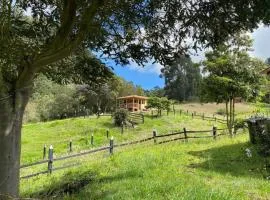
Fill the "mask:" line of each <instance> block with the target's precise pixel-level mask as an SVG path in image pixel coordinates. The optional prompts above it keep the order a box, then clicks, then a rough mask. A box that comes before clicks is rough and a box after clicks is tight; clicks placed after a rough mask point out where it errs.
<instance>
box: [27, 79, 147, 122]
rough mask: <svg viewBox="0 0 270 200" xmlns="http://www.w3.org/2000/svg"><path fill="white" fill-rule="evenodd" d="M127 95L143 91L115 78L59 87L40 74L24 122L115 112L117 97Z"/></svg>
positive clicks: (142, 93) (139, 93)
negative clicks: (101, 81)
mask: <svg viewBox="0 0 270 200" xmlns="http://www.w3.org/2000/svg"><path fill="white" fill-rule="evenodd" d="M59 91H61V92H59ZM131 94H136V95H144V91H143V89H142V87H141V86H138V85H135V84H133V83H132V82H128V81H126V80H124V79H123V78H120V77H118V76H113V77H111V78H110V79H108V80H107V81H106V82H103V83H100V84H95V83H91V84H66V85H62V84H59V83H56V82H54V81H52V80H50V79H48V78H47V77H46V76H44V75H40V76H38V77H37V78H36V80H35V82H34V88H33V94H32V96H31V98H30V100H29V104H28V105H27V107H26V111H25V116H24V122H37V121H47V120H53V119H62V118H67V117H75V116H80V115H85V114H96V113H98V112H99V113H106V112H111V111H114V110H115V107H116V98H117V97H120V96H126V95H131Z"/></svg>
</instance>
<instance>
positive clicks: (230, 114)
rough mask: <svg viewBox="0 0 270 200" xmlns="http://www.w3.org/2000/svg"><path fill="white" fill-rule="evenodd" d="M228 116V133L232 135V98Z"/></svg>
mask: <svg viewBox="0 0 270 200" xmlns="http://www.w3.org/2000/svg"><path fill="white" fill-rule="evenodd" d="M229 116H230V120H229V121H230V123H229V133H230V135H231V136H232V99H231V98H230V110H229Z"/></svg>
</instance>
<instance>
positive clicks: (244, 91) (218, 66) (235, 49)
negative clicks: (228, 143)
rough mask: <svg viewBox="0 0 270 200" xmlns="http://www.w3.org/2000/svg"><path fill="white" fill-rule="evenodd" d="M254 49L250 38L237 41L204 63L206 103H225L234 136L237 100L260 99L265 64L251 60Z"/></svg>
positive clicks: (224, 47)
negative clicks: (261, 79) (250, 51)
mask: <svg viewBox="0 0 270 200" xmlns="http://www.w3.org/2000/svg"><path fill="white" fill-rule="evenodd" d="M251 45H252V41H251V40H250V39H249V38H248V37H247V36H239V37H236V38H235V40H234V41H228V42H227V43H226V44H222V45H220V46H219V47H218V48H216V49H215V50H213V51H210V52H208V53H206V60H205V61H204V62H203V66H204V69H203V70H204V72H205V74H206V77H205V78H204V79H203V82H202V90H201V97H202V100H203V101H210V102H211V101H212V102H217V103H222V102H225V104H226V115H227V125H228V128H229V130H230V133H232V127H233V125H234V120H235V119H234V111H235V99H236V98H242V99H245V100H248V99H249V100H250V99H254V98H256V96H258V89H259V83H260V75H259V73H260V71H261V70H262V69H263V68H264V67H265V64H264V62H263V61H260V60H257V59H254V58H251V57H250V56H249V54H248V51H249V50H250V48H251ZM228 106H229V107H228Z"/></svg>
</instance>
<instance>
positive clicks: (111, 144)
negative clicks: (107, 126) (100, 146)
mask: <svg viewBox="0 0 270 200" xmlns="http://www.w3.org/2000/svg"><path fill="white" fill-rule="evenodd" d="M109 150H110V154H111V155H112V154H113V136H112V137H111V139H110V148H109Z"/></svg>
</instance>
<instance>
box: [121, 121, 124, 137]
mask: <svg viewBox="0 0 270 200" xmlns="http://www.w3.org/2000/svg"><path fill="white" fill-rule="evenodd" d="M123 133H124V122H122V123H121V134H123Z"/></svg>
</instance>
